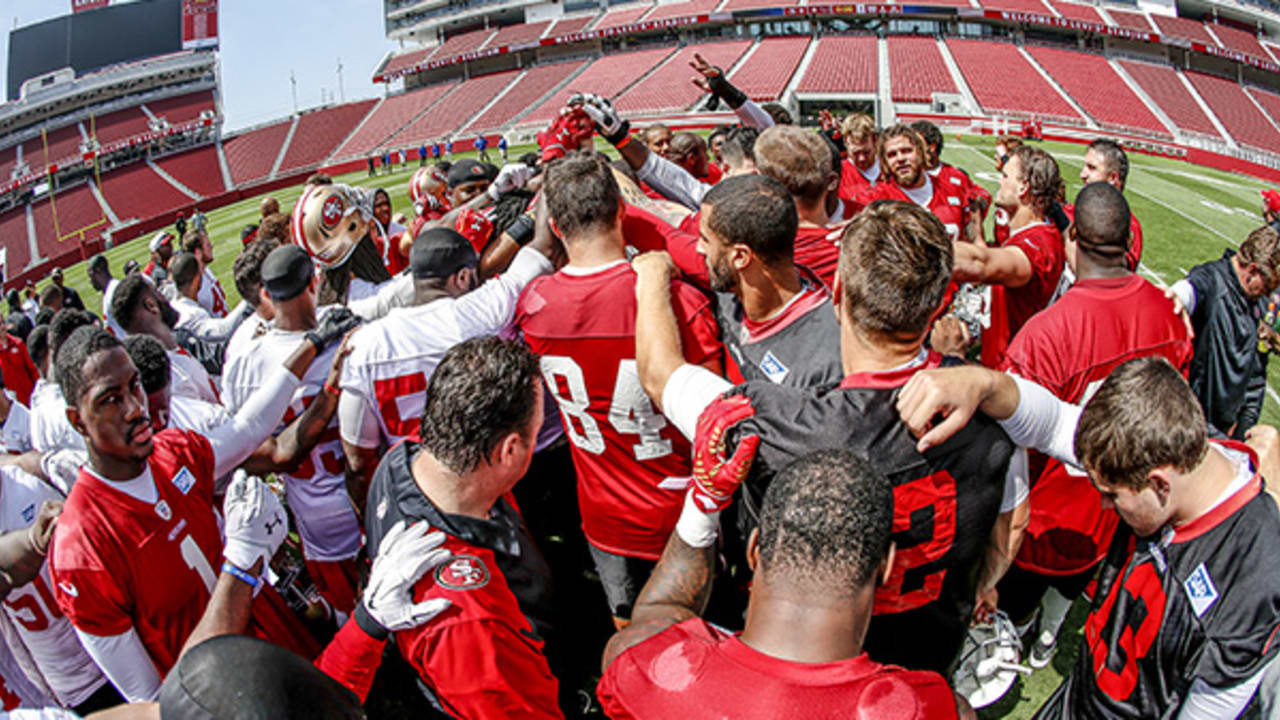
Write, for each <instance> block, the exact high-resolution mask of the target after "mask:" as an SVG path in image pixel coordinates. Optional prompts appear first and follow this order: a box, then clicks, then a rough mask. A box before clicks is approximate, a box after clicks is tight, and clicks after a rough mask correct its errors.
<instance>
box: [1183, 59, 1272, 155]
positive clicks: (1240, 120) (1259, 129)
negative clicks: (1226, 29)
mask: <svg viewBox="0 0 1280 720" xmlns="http://www.w3.org/2000/svg"><path fill="white" fill-rule="evenodd" d="M1187 79H1188V80H1190V81H1191V84H1192V85H1195V86H1196V92H1199V93H1200V97H1202V98H1204V102H1205V104H1206V105H1208V106H1209V107H1210V108H1212V109H1213V113H1214V114H1215V115H1217V116H1218V120H1220V121H1221V122H1222V126H1223V127H1225V128H1226V129H1227V132H1229V133H1231V136H1232V137H1234V138H1235V139H1236V142H1238V143H1242V144H1245V145H1252V146H1253V147H1255V148H1258V149H1260V150H1266V151H1268V152H1275V151H1276V149H1277V148H1280V131H1277V130H1276V128H1275V126H1274V125H1272V124H1271V122H1270V121H1269V120H1267V118H1266V116H1265V115H1263V114H1262V112H1261V111H1259V110H1258V106H1257V105H1254V104H1253V102H1252V101H1250V100H1249V97H1248V96H1247V95H1245V92H1244V88H1243V87H1241V86H1240V85H1239V84H1238V83H1235V82H1233V81H1231V80H1224V79H1222V78H1220V77H1217V76H1214V75H1205V74H1203V73H1198V72H1188V73H1187Z"/></svg>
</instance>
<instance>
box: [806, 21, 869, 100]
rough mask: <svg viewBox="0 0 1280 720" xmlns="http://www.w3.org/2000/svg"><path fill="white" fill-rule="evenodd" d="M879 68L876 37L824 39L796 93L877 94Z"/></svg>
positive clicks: (820, 41) (835, 37)
mask: <svg viewBox="0 0 1280 720" xmlns="http://www.w3.org/2000/svg"><path fill="white" fill-rule="evenodd" d="M878 67H879V62H878V61H877V59H876V38H875V37H874V36H872V35H831V36H828V37H824V38H821V39H819V40H818V48H817V50H815V51H814V53H813V60H812V62H810V63H809V68H808V69H807V70H806V71H805V74H804V77H803V78H801V80H800V84H799V85H798V86H797V87H796V92H802V93H804V92H809V93H835V92H851V93H868V92H875V90H876V70H877V68H878Z"/></svg>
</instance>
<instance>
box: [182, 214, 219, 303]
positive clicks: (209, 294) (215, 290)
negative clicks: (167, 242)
mask: <svg viewBox="0 0 1280 720" xmlns="http://www.w3.org/2000/svg"><path fill="white" fill-rule="evenodd" d="M182 250H183V251H184V252H189V253H191V254H193V255H195V256H196V259H197V260H199V261H200V276H201V277H200V293H199V294H198V295H197V296H196V301H197V302H199V303H200V305H201V306H202V307H203V308H204V309H205V310H208V311H209V315H210V316H212V317H214V318H220V317H226V315H227V293H226V292H224V291H223V289H222V283H220V282H218V278H217V276H216V275H214V274H213V270H210V269H209V266H210V265H212V264H213V243H212V242H210V241H209V233H208V232H206V231H205V229H204V227H197V228H193V229H192V230H191V231H190V232H188V233H187V234H186V235H184V236H183V238H182Z"/></svg>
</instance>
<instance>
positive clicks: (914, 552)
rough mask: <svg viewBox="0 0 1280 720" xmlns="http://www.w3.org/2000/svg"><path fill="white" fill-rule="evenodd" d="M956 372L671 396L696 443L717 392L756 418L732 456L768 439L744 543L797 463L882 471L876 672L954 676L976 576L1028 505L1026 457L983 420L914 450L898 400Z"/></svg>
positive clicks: (670, 389) (746, 492) (746, 506)
mask: <svg viewBox="0 0 1280 720" xmlns="http://www.w3.org/2000/svg"><path fill="white" fill-rule="evenodd" d="M957 363H958V361H955V360H952V359H944V358H943V357H942V356H941V355H938V354H937V353H934V352H926V351H921V353H920V355H919V356H918V357H917V358H916V359H915V360H914V361H912V362H911V363H908V364H907V365H904V366H903V367H901V368H898V369H895V370H888V371H884V372H875V373H857V374H854V375H849V376H848V377H846V378H844V380H843V381H842V382H841V383H839V384H838V385H831V386H827V387H825V388H817V389H809V390H798V389H795V388H788V387H782V386H779V385H775V384H773V383H764V382H752V383H746V384H745V385H740V386H738V387H736V388H732V389H729V388H728V387H727V383H724V382H720V383H713V382H710V379H708V381H707V382H705V383H699V384H698V385H696V386H682V383H680V382H677V377H678V375H673V376H672V380H671V381H669V382H668V383H667V386H666V387H665V388H664V389H663V397H662V401H663V408H665V409H666V410H667V414H668V416H669V417H670V418H671V419H672V421H673V422H674V423H676V424H677V425H678V426H679V427H680V428H681V430H682V431H683V432H686V433H689V434H692V432H693V430H692V428H693V426H694V424H696V422H697V416H698V415H699V414H701V412H702V409H703V408H705V407H706V406H707V405H708V404H709V403H710V401H711V400H712V399H714V397H715V396H716V395H717V394H718V393H719V392H724V391H727V392H728V394H729V395H742V396H745V397H747V398H748V399H749V400H750V401H751V405H752V407H754V408H755V415H754V416H753V417H750V418H747V419H745V420H743V421H741V422H739V423H737V424H736V425H734V426H733V427H732V428H730V430H729V432H728V435H727V438H728V443H727V444H728V446H729V449H728V450H727V451H726V454H732V452H733V447H735V446H736V445H737V442H738V441H739V439H740V438H742V437H744V436H747V435H758V436H760V447H759V449H758V450H757V452H756V457H755V462H754V463H752V466H751V474H750V475H748V477H747V479H746V481H745V482H744V483H743V486H742V493H741V504H742V508H743V510H744V511H745V512H742V513H740V515H739V517H740V518H741V519H742V523H741V527H740V530H741V531H742V535H743V537H746V535H747V534H749V532H750V530H751V529H753V528H754V526H755V524H756V522H757V518H758V517H759V509H760V508H761V507H762V505H763V500H764V493H765V490H766V489H767V488H768V486H769V483H770V482H772V480H773V476H774V475H775V474H776V473H777V472H779V471H780V470H781V469H782V468H784V467H786V466H787V465H789V464H790V463H791V462H793V461H795V460H796V459H798V458H801V457H803V456H805V455H808V454H810V453H812V452H815V451H817V450H823V449H831V448H839V449H845V450H851V451H854V452H860V453H863V454H864V455H866V456H867V457H870V458H871V459H872V460H873V461H874V462H875V463H876V465H877V467H879V468H880V469H881V470H882V471H883V472H884V473H885V475H886V476H887V477H888V478H889V481H890V482H891V483H892V484H893V486H894V491H893V493H894V514H893V535H892V537H893V541H894V544H895V546H896V548H897V551H896V554H895V555H894V563H893V570H892V574H891V576H890V578H889V580H888V582H887V583H885V584H883V585H881V586H880V587H879V588H877V590H876V601H875V610H874V612H875V615H874V617H872V619H871V625H870V628H869V629H868V631H867V638H866V641H865V643H864V645H863V646H864V648H865V649H866V651H867V652H868V653H869V654H870V655H871V657H872V659H874V660H876V661H877V662H884V663H891V664H894V665H901V666H902V667H906V668H910V669H913V670H933V671H935V672H945V671H946V669H947V666H948V665H950V664H951V662H952V660H953V659H954V658H955V656H956V654H957V653H958V652H959V650H960V647H961V644H962V643H963V641H964V637H965V632H966V630H967V629H968V627H969V618H970V617H971V616H972V614H973V607H974V598H975V596H976V593H977V586H976V578H975V576H976V570H977V569H978V567H979V565H980V564H981V562H982V559H983V555H984V553H985V551H986V548H987V547H988V544H989V539H990V537H991V531H992V528H993V526H994V525H995V522H996V518H997V516H999V515H1000V514H1001V513H1005V512H1011V511H1012V510H1013V509H1014V508H1016V507H1017V506H1018V505H1020V504H1021V503H1022V502H1025V499H1026V488H1025V477H1024V474H1025V468H1024V467H1023V466H1024V465H1025V463H1024V462H1022V460H1023V459H1025V454H1020V453H1019V452H1018V451H1016V450H1015V447H1014V445H1013V443H1012V442H1011V441H1010V440H1009V438H1008V436H1007V435H1005V433H1004V431H1003V430H1002V429H1000V427H999V426H998V425H997V424H996V423H995V422H994V421H992V420H991V419H989V418H987V417H986V416H985V415H981V414H979V415H975V416H974V419H972V420H970V421H969V424H968V425H966V426H965V427H964V428H963V429H962V430H960V431H959V432H958V433H956V434H955V435H954V436H953V437H952V438H951V439H950V440H948V441H947V442H946V443H944V444H942V445H940V446H938V447H936V448H932V449H930V450H929V451H928V452H927V453H925V454H924V455H921V454H919V453H918V452H916V449H915V447H916V437H915V436H914V435H912V434H911V432H910V431H909V430H908V429H907V427H906V426H905V425H903V424H902V420H901V419H900V418H899V417H898V412H897V410H896V409H895V403H896V400H897V394H898V391H899V390H900V389H901V388H902V386H903V385H905V384H906V383H907V382H908V381H909V380H910V379H911V377H912V376H913V375H914V374H915V373H916V372H917V371H919V370H927V369H932V368H936V367H939V366H941V365H944V364H945V365H951V364H957ZM684 369H685V368H681V370H679V371H677V373H681V372H682V371H683V370H684ZM698 375H699V376H701V377H704V378H705V377H706V375H707V374H705V373H699V374H698ZM1015 459H1016V460H1018V462H1015Z"/></svg>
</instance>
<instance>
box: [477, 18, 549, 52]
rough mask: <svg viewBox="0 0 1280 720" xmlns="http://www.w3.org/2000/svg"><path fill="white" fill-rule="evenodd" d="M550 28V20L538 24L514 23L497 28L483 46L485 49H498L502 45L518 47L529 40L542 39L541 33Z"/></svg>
mask: <svg viewBox="0 0 1280 720" xmlns="http://www.w3.org/2000/svg"><path fill="white" fill-rule="evenodd" d="M549 27H551V21H550V20H544V21H543V22H539V23H516V24H515V25H508V26H506V27H504V28H499V30H498V32H496V33H494V36H493V37H491V38H489V42H487V43H485V44H484V47H485V48H500V47H502V46H503V45H518V44H520V43H526V42H529V41H531V40H537V39H538V38H540V37H542V33H544V32H546V31H547V28H549Z"/></svg>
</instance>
